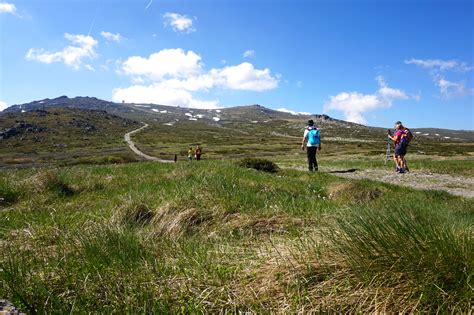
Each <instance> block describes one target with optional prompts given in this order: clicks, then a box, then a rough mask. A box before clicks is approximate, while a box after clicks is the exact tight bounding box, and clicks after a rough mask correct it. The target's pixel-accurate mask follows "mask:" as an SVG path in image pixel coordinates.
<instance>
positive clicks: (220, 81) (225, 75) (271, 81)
mask: <svg viewBox="0 0 474 315" xmlns="http://www.w3.org/2000/svg"><path fill="white" fill-rule="evenodd" d="M210 73H211V75H212V77H213V78H214V80H215V83H216V84H217V85H219V86H222V87H224V88H228V89H231V90H247V91H265V90H272V89H274V88H276V87H277V86H278V80H277V79H276V78H274V77H272V75H271V73H270V70H269V69H263V70H259V69H255V68H254V66H253V65H252V64H251V63H248V62H243V63H241V64H240V65H237V66H228V67H225V68H224V69H212V70H211V72H210Z"/></svg>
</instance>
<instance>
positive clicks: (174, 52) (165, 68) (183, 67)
mask: <svg viewBox="0 0 474 315" xmlns="http://www.w3.org/2000/svg"><path fill="white" fill-rule="evenodd" d="M201 68H202V65H201V57H200V56H199V55H198V54H196V53H195V52H193V51H188V52H184V51H183V50H182V49H179V48H178V49H163V50H160V51H159V52H157V53H154V54H151V55H150V56H149V57H148V58H143V57H140V56H133V57H130V58H128V59H127V60H126V61H125V62H124V63H123V67H122V69H123V71H124V72H125V74H128V75H132V76H144V77H146V78H148V79H150V80H155V81H156V80H161V79H163V78H164V77H165V76H171V77H178V78H185V77H189V76H195V75H197V74H199V73H200V72H201Z"/></svg>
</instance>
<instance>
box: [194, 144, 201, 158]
mask: <svg viewBox="0 0 474 315" xmlns="http://www.w3.org/2000/svg"><path fill="white" fill-rule="evenodd" d="M195 154H196V161H201V154H202V150H201V148H200V147H199V146H198V145H197V146H196V150H195Z"/></svg>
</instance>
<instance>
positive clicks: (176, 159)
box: [174, 154, 178, 163]
mask: <svg viewBox="0 0 474 315" xmlns="http://www.w3.org/2000/svg"><path fill="white" fill-rule="evenodd" d="M174 162H175V163H176V162H178V155H177V154H175V155H174Z"/></svg>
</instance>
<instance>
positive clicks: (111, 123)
mask: <svg viewBox="0 0 474 315" xmlns="http://www.w3.org/2000/svg"><path fill="white" fill-rule="evenodd" d="M18 122H24V123H27V124H31V125H33V126H34V129H36V131H26V130H24V129H20V131H21V132H20V134H18V135H16V136H14V137H12V138H9V139H3V140H0V143H1V146H0V156H1V158H0V166H31V165H45V164H55V163H59V164H69V163H94V162H107V161H121V160H135V157H134V156H133V154H131V152H130V150H129V149H128V147H127V146H126V145H125V143H124V142H123V135H124V134H125V133H126V132H127V131H131V130H133V129H136V128H138V127H139V126H141V124H139V123H137V122H135V121H132V120H129V119H124V118H121V117H118V116H115V115H112V114H108V113H106V112H103V111H92V110H80V109H68V108H63V109H60V108H58V109H48V110H47V111H46V112H43V111H33V112H26V113H10V114H4V115H1V116H0V129H8V128H12V127H14V126H15V125H16V124H17V123H18ZM39 130H41V131H39Z"/></svg>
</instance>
